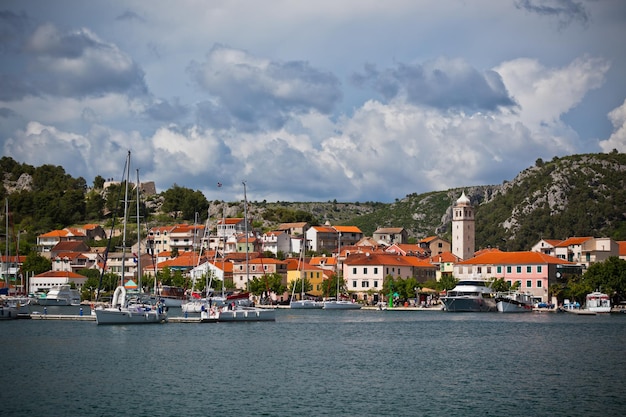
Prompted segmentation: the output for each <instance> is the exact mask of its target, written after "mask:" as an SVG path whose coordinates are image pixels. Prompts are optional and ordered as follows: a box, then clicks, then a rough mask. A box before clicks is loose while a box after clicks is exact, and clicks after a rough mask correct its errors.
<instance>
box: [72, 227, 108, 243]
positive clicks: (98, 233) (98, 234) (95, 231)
mask: <svg viewBox="0 0 626 417" xmlns="http://www.w3.org/2000/svg"><path fill="white" fill-rule="evenodd" d="M78 230H80V231H81V232H83V233H84V234H85V236H87V240H106V239H107V234H106V232H105V231H104V229H103V228H102V226H100V225H99V224H96V223H89V224H86V225H84V226H83V227H81V228H79V229H78Z"/></svg>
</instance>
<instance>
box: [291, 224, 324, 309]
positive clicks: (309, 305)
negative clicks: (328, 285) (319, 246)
mask: <svg viewBox="0 0 626 417" xmlns="http://www.w3.org/2000/svg"><path fill="white" fill-rule="evenodd" d="M303 242H306V235H305V238H304V240H303ZM305 246H306V245H305V244H302V245H301V247H300V257H299V259H298V271H299V272H300V299H299V300H296V299H295V295H296V294H295V293H296V287H297V286H298V281H297V280H296V281H295V282H294V284H293V290H292V292H291V300H290V301H289V308H291V309H313V308H322V307H324V303H322V302H318V301H315V300H310V299H307V298H305V296H306V292H305V291H304V283H305V280H304V274H303V270H304V250H305Z"/></svg>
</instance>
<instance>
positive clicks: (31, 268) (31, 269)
mask: <svg viewBox="0 0 626 417" xmlns="http://www.w3.org/2000/svg"><path fill="white" fill-rule="evenodd" d="M51 269H52V262H51V261H50V259H48V258H44V257H43V256H41V255H39V254H38V253H37V252H30V253H29V254H28V255H27V256H26V259H25V260H24V263H23V264H22V273H29V274H32V275H38V274H41V273H44V272H47V271H50V270H51Z"/></svg>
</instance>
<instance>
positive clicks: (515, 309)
mask: <svg viewBox="0 0 626 417" xmlns="http://www.w3.org/2000/svg"><path fill="white" fill-rule="evenodd" d="M496 307H497V308H498V311H499V312H500V313H532V311H533V307H532V306H531V305H528V304H516V303H513V302H510V301H508V300H499V301H497V302H496Z"/></svg>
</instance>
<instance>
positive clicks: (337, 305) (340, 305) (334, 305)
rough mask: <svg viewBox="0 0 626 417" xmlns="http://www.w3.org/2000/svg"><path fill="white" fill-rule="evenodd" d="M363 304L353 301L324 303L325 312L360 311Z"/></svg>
mask: <svg viewBox="0 0 626 417" xmlns="http://www.w3.org/2000/svg"><path fill="white" fill-rule="evenodd" d="M360 308H361V304H359V303H354V302H352V301H324V310H359V309H360Z"/></svg>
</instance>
